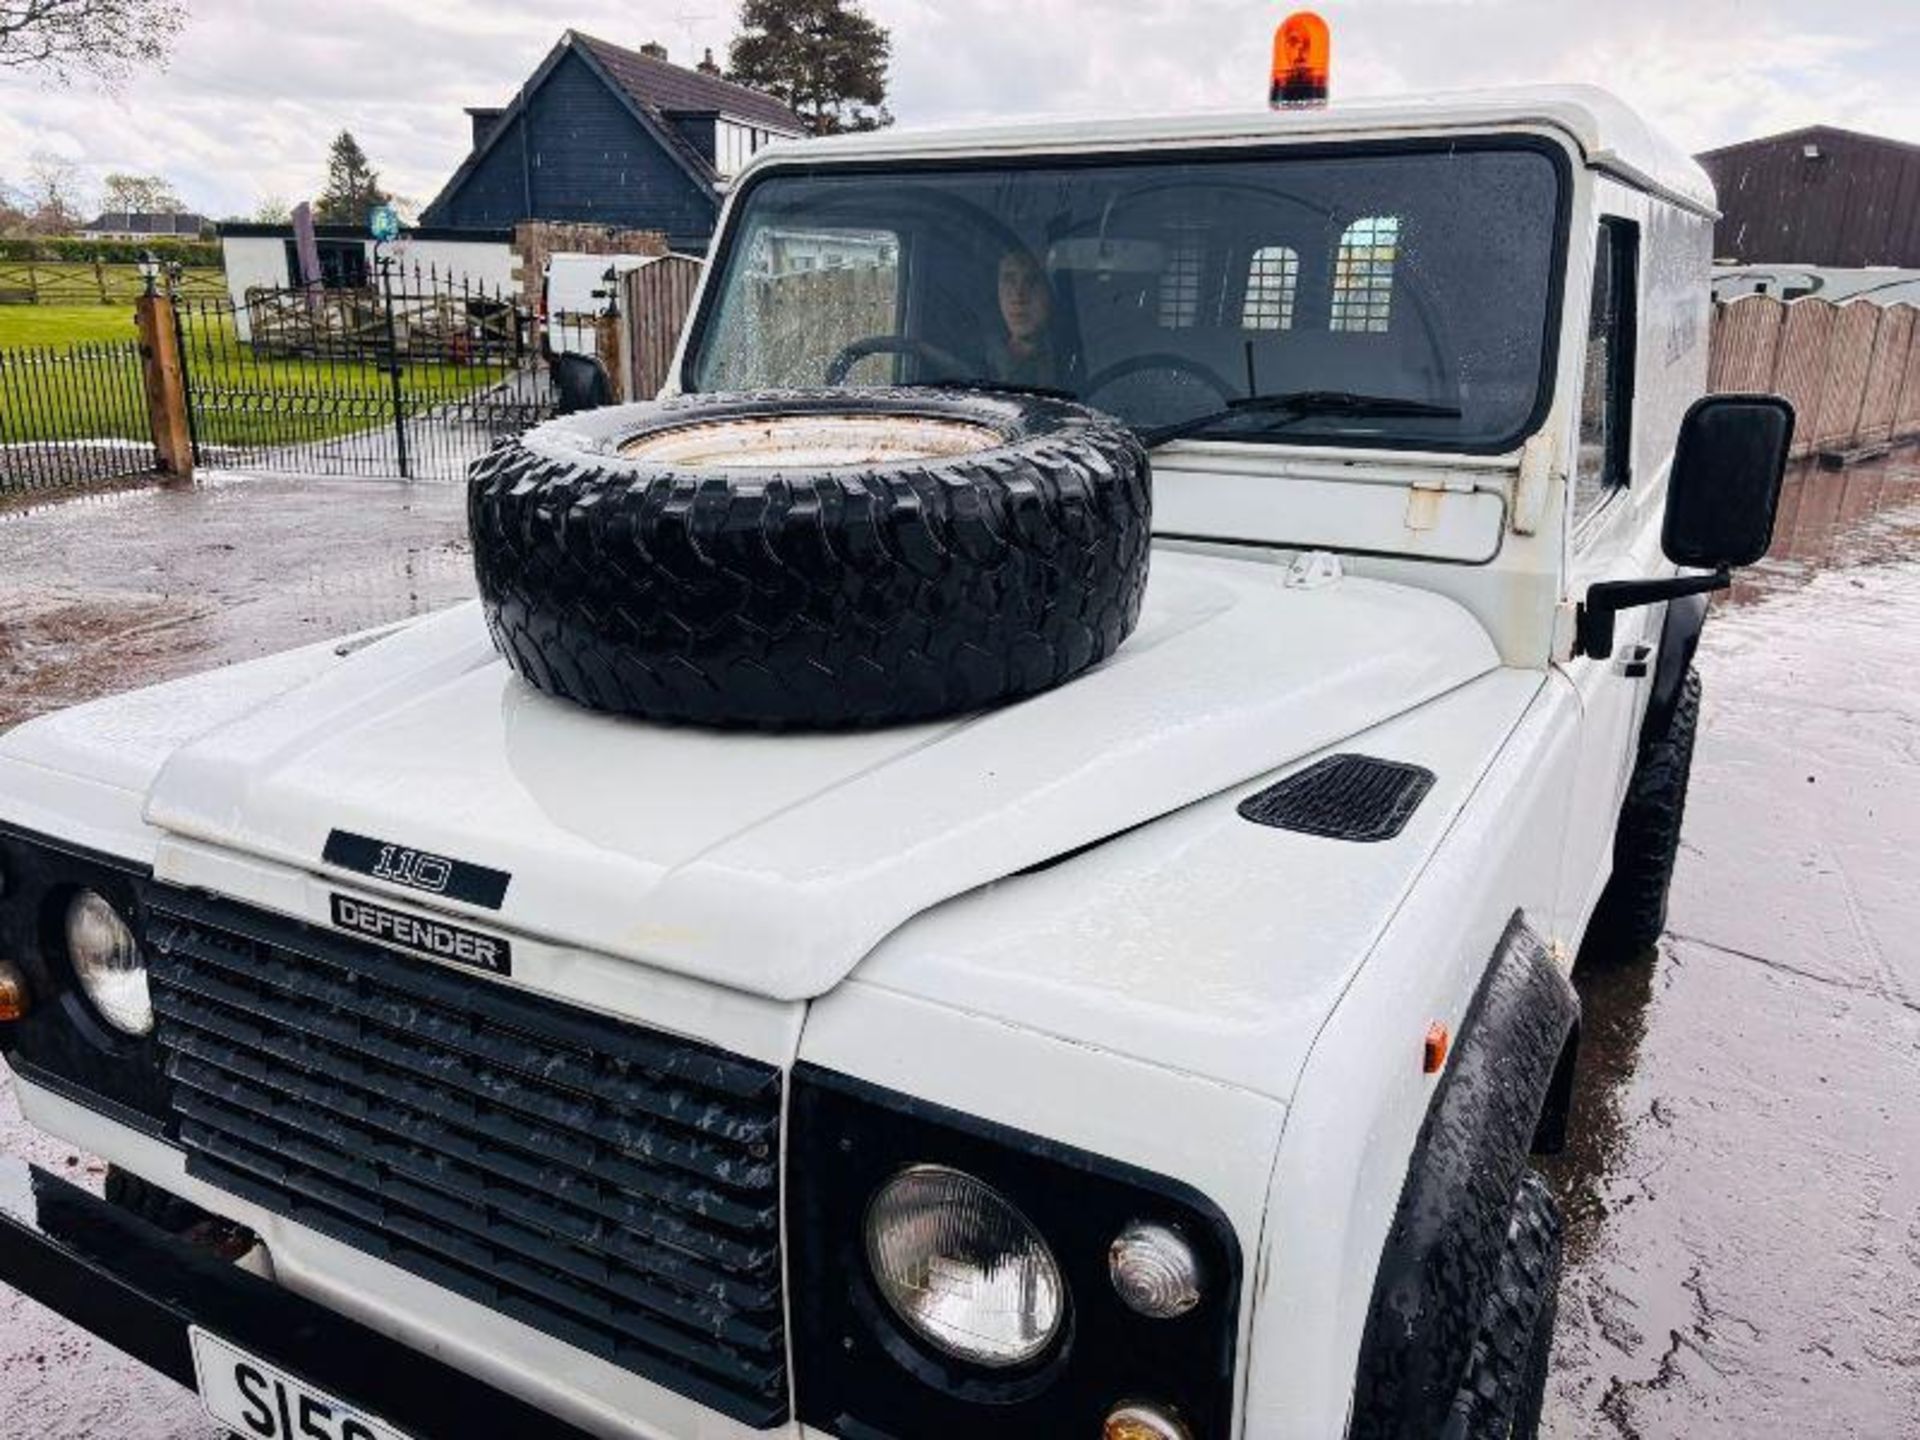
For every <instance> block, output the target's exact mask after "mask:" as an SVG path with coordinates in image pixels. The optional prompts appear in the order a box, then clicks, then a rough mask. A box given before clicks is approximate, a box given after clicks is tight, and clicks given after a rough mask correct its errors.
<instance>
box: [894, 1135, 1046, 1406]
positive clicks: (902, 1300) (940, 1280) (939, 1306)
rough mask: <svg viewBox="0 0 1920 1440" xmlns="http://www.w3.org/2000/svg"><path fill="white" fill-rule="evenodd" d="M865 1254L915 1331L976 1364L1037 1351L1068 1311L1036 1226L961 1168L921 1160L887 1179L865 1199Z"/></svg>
mask: <svg viewBox="0 0 1920 1440" xmlns="http://www.w3.org/2000/svg"><path fill="white" fill-rule="evenodd" d="M867 1263H868V1265H869V1266H870V1267H871V1268H872V1271H873V1278H874V1281H875V1283H876V1284H878V1285H879V1287H880V1293H881V1294H882V1295H883V1296H885V1297H886V1300H887V1303H888V1304H889V1305H891V1306H892V1307H893V1310H894V1313H895V1314H897V1315H899V1317H900V1318H901V1319H902V1320H904V1321H905V1322H906V1323H907V1325H908V1327H909V1328H910V1329H911V1330H912V1331H913V1332H914V1333H915V1334H916V1335H918V1336H920V1337H921V1338H922V1339H924V1340H926V1341H927V1342H928V1343H929V1344H931V1345H933V1346H935V1347H936V1348H937V1349H940V1350H943V1351H945V1352H946V1353H947V1354H949V1355H954V1356H958V1357H959V1358H960V1359H962V1360H968V1361H971V1362H972V1363H974V1364H976V1365H987V1366H992V1367H995V1368H999V1367H1003V1366H1008V1365H1020V1364H1024V1363H1026V1362H1027V1361H1030V1360H1034V1359H1037V1358H1038V1357H1039V1356H1040V1355H1041V1354H1042V1353H1043V1352H1044V1351H1045V1350H1046V1348H1047V1346H1048V1345H1050V1344H1051V1343H1052V1342H1053V1338H1054V1336H1055V1335H1057V1334H1059V1333H1060V1323H1061V1321H1062V1320H1063V1319H1064V1318H1065V1315H1066V1285H1065V1284H1064V1282H1063V1281H1062V1280H1061V1278H1060V1267H1059V1266H1058V1265H1056V1264H1055V1263H1054V1259H1053V1252H1052V1251H1050V1250H1048V1249H1047V1244H1046V1241H1044V1240H1042V1239H1041V1238H1040V1232H1039V1231H1037V1230H1035V1229H1034V1228H1033V1226H1032V1225H1031V1224H1029V1223H1028V1221H1027V1219H1026V1217H1025V1216H1023V1215H1022V1214H1021V1213H1020V1212H1019V1211H1018V1210H1016V1209H1014V1208H1013V1206H1012V1205H1010V1204H1008V1203H1007V1202H1006V1201H1005V1200H1004V1199H1002V1198H1001V1197H1000V1196H999V1195H998V1194H997V1193H996V1192H995V1191H993V1190H992V1189H991V1188H989V1187H988V1186H986V1185H984V1184H982V1183H981V1182H980V1181H978V1180H976V1179H974V1178H973V1177H972V1176H971V1175H964V1174H962V1173H961V1172H960V1171H958V1170H948V1169H946V1168H944V1167H942V1166H938V1165H916V1166H914V1167H913V1168H912V1169H910V1170H903V1171H902V1172H901V1173H900V1174H898V1175H896V1176H894V1178H893V1179H892V1180H890V1181H888V1182H887V1183H886V1184H885V1185H883V1186H881V1188H880V1190H879V1192H878V1193H877V1194H875V1196H874V1197H873V1203H872V1204H871V1205H869V1206H868V1207H867Z"/></svg>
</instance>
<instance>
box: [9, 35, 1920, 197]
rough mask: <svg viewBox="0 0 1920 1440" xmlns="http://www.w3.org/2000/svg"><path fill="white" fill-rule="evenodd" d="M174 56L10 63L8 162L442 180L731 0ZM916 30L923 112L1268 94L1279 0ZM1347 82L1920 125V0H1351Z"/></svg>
mask: <svg viewBox="0 0 1920 1440" xmlns="http://www.w3.org/2000/svg"><path fill="white" fill-rule="evenodd" d="M191 3H192V7H193V23H192V24H191V25H190V27H189V28H188V30H187V31H186V33H185V34H184V35H183V36H182V37H181V40H180V45H179V48H178V51H177V53H176V56H175V59H174V63H173V65H172V68H171V69H170V70H169V71H167V72H166V73H164V74H162V75H158V76H154V77H150V78H146V79H142V80H139V81H136V82H135V83H133V84H132V85H130V86H129V87H128V88H127V90H126V91H125V92H124V93H123V94H121V95H119V96H103V95H100V94H99V93H97V92H93V91H89V90H85V89H69V90H59V89H52V90H50V89H46V88H42V87H40V86H37V85H36V84H34V83H32V82H30V81H28V80H26V79H24V78H22V77H19V76H14V75H4V76H0V181H4V180H7V179H10V178H11V179H14V180H16V181H17V179H18V178H19V177H20V175H21V174H22V172H23V171H24V170H25V167H26V161H27V156H28V155H29V154H30V153H31V152H33V151H35V150H51V151H55V152H57V153H60V154H62V155H66V156H68V157H70V158H72V159H74V160H75V161H76V162H77V163H79V164H81V165H82V166H83V168H84V171H85V173H86V174H87V175H88V176H89V178H90V179H92V180H93V181H95V182H97V181H98V179H99V177H100V176H102V175H104V174H105V173H106V172H107V171H109V170H135V171H142V172H149V171H150V172H157V173H160V174H164V175H166V176H168V177H169V178H170V179H171V180H173V181H174V183H175V185H176V188H178V189H179V190H180V191H181V193H182V194H183V196H184V198H185V199H187V200H188V201H189V202H190V203H191V204H193V205H195V206H196V207H198V208H201V209H204V210H207V211H208V212H210V213H213V214H216V215H219V214H228V213H235V212H245V211H248V210H251V209H252V208H253V206H254V205H255V204H256V203H257V201H258V200H259V199H260V198H261V197H263V196H267V195H277V196H280V197H284V198H287V199H297V198H301V197H304V196H309V195H312V194H313V193H315V192H316V191H317V190H318V189H319V187H320V185H321V183H322V180H323V178H324V166H325V156H326V147H327V143H328V141H329V140H331V138H332V137H333V135H334V133H335V132H336V131H338V130H339V129H340V128H341V127H343V126H344V127H346V128H349V129H351V130H352V131H353V132H354V134H355V135H356V136H357V137H358V138H359V140H360V142H361V144H362V146H363V147H364V148H365V149H366V150H367V152H368V154H369V155H370V156H371V157H372V158H373V160H374V163H375V164H376V165H377V166H379V167H380V169H381V171H382V173H383V175H384V176H385V178H386V180H387V183H388V184H389V185H390V186H391V187H392V188H394V189H396V190H398V191H400V192H401V193H403V194H406V195H409V196H411V197H413V198H415V199H416V200H420V201H425V200H427V199H428V198H430V197H431V196H432V195H433V194H434V193H435V191H437V190H438V189H439V187H440V185H441V183H442V182H443V181H444V180H445V178H446V176H447V175H448V174H449V173H450V172H451V171H452V169H453V167H454V165H456V164H457V163H458V161H459V159H460V157H461V156H462V155H463V154H464V153H465V151H466V139H467V133H468V132H467V121H466V117H465V116H464V115H463V114H462V113H461V111H462V108H463V107H465V106H468V105H485V104H499V103H503V102H504V101H505V100H506V99H507V98H509V97H510V96H511V94H512V93H513V90H514V89H515V87H516V86H517V85H518V84H519V83H520V81H521V80H522V79H524V78H525V77H526V76H527V75H528V74H529V73H530V72H531V71H532V69H533V68H534V66H535V65H536V64H537V63H538V62H539V60H540V58H541V57H542V56H543V55H544V54H545V53H546V51H547V49H548V48H549V47H550V46H551V45H552V44H553V42H554V41H555V40H557V39H558V38H559V35H560V32H561V31H562V30H563V29H564V28H566V26H568V25H572V26H574V27H576V28H579V29H582V30H586V31H589V32H590V33H594V34H600V35H604V36H606V37H607V38H609V39H613V40H618V41H621V42H624V43H629V44H638V43H639V42H640V41H642V40H646V39H649V38H652V39H658V40H660V41H662V42H663V43H665V44H667V45H668V46H669V47H670V48H671V50H672V51H673V52H674V56H675V58H676V59H681V58H685V59H689V60H690V59H693V58H695V57H696V56H697V54H698V51H699V49H700V48H702V47H704V46H709V45H711V46H713V47H714V48H715V49H716V50H717V51H720V52H722V53H724V47H725V42H726V39H727V36H728V35H729V34H730V33H731V30H732V21H733V6H732V5H731V4H730V3H724V0H708V3H709V6H710V8H708V9H707V10H705V11H696V10H694V8H693V7H692V6H691V5H690V4H689V3H688V0H645V3H641V4H637V5H636V4H629V3H620V0H580V3H575V4H572V5H570V6H568V7H567V8H566V9H565V10H564V11H556V10H552V9H548V8H546V7H538V6H531V7H530V6H526V5H522V4H509V3H505V0H463V3H457V4H451V3H436V4H420V3H417V0H410V3H402V0H328V3H326V4H324V5H319V6H314V5H295V4H291V3H287V0H277V3H268V0H191ZM869 9H870V11H871V13H872V14H873V15H874V16H875V17H876V18H877V19H879V20H880V21H881V22H882V23H883V24H886V25H888V26H889V27H891V29H892V31H893V40H894V68H893V95H892V105H893V109H894V111H895V113H896V114H897V115H898V116H899V117H900V119H901V120H902V121H903V122H906V123H914V124H921V123H939V122H943V121H960V120H973V119H982V118H988V117H1012V116H1019V115H1032V114H1040V113H1049V112H1088V111H1116V110H1132V111H1159V110H1177V109H1183V108H1192V107H1196V106H1206V107H1220V106H1236V105H1249V106H1257V105H1259V104H1261V103H1262V102H1263V101H1264V98H1265V89H1266V80H1267V62H1268V55H1269V44H1270V38H1271V34H1272V28H1273V26H1274V24H1275V23H1276V22H1277V21H1278V19H1279V17H1280V15H1281V14H1282V13H1284V12H1283V8H1282V7H1278V6H1273V7H1269V6H1263V5H1254V4H1250V3H1246V0H1141V3H1125V0H1111V3H1106V4H1094V3H1090V0H974V3H968V4H962V3H958V0H869ZM1324 13H1325V14H1326V15H1327V16H1328V18H1329V20H1330V21H1331V22H1332V24H1333V27H1334V86H1335V92H1336V95H1339V94H1346V95H1370V94H1383V93H1389V92H1392V91H1395V90H1407V89H1456V88H1463V87H1474V86H1483V85H1495V84H1511V83H1522V82H1533V81H1542V80H1549V81H1556V80H1557V81H1566V80H1583V81H1591V82H1595V83H1599V84H1602V85H1606V86H1608V87H1609V88H1611V89H1613V90H1616V91H1618V92H1619V93H1620V94H1621V95H1623V96H1624V97H1625V98H1627V99H1628V100H1630V101H1632V102H1633V103H1635V104H1637V105H1639V106H1641V107H1642V108H1643V109H1644V110H1645V111H1646V112H1647V113H1648V115H1649V116H1650V117H1651V118H1652V119H1653V120H1654V121H1655V122H1656V123H1657V124H1660V125H1662V126H1664V127H1666V128H1667V129H1669V130H1670V131H1671V132H1672V133H1673V135H1674V137H1675V138H1676V139H1677V140H1679V141H1680V143H1682V144H1683V145H1686V146H1688V147H1690V148H1695V149H1699V148H1705V147H1707V146H1710V145H1714V144H1720V143H1724V142H1726V141H1729V140H1734V139H1739V138H1743V137H1745V136H1747V135H1753V134H1761V133H1765V132H1767V131H1769V130H1775V129H1783V128H1787V127H1789V126H1792V125H1797V124H1805V123H1811V122H1813V121H1826V122H1829V123H1835V124H1843V125H1849V126H1853V127H1855V128H1860V129H1866V130H1877V131H1881V132H1884V133H1888V134H1893V135H1898V136H1902V137H1904V138H1908V139H1916V140H1920V87H1916V86H1914V85H1913V84H1912V82H1911V80H1910V79H1909V78H1908V77H1907V75H1906V74H1905V73H1904V69H1903V63H1902V62H1903V57H1905V56H1908V55H1911V54H1913V53H1914V51H1915V42H1916V41H1920V6H1916V5H1914V4H1912V3H1911V0H1862V3H1858V4H1856V5H1854V6H1852V7H1850V8H1849V9H1848V10H1847V11H1846V13H1845V16H1844V23H1842V21H1841V20H1840V19H1839V18H1836V17H1837V12H1834V11H1831V10H1827V9H1823V8H1820V7H1813V6H1808V5H1806V4H1804V3H1803V0H1692V3H1686V4H1676V3H1674V0H1612V3H1609V4H1607V5H1596V4H1592V3H1590V0H1344V3H1329V4H1328V5H1326V6H1325V7H1324Z"/></svg>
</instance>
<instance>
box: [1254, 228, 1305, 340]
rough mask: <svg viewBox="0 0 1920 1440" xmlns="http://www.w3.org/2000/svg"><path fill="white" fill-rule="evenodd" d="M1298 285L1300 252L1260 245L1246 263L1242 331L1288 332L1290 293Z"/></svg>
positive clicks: (1291, 306) (1277, 246)
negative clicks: (1245, 289) (1245, 291)
mask: <svg viewBox="0 0 1920 1440" xmlns="http://www.w3.org/2000/svg"><path fill="white" fill-rule="evenodd" d="M1299 286H1300V252H1299V251H1297V250H1295V249H1294V248H1293V247H1292V246H1291V245H1262V246H1261V247H1260V248H1259V249H1258V250H1256V251H1254V252H1253V257H1252V259H1251V260H1249V261H1248V262H1247V293H1246V298H1245V299H1243V300H1242V301H1241V303H1240V328H1241V329H1243V330H1291V329H1292V328H1293V294H1294V291H1295V290H1297V289H1298V288H1299Z"/></svg>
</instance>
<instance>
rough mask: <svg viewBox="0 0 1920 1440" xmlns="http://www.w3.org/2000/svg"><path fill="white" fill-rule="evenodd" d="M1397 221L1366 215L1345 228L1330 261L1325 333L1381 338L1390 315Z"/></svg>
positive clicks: (1398, 218)
mask: <svg viewBox="0 0 1920 1440" xmlns="http://www.w3.org/2000/svg"><path fill="white" fill-rule="evenodd" d="M1399 253H1400V217H1399V216H1397V215H1365V216H1362V217H1361V218H1360V219H1358V220H1356V221H1354V222H1353V223H1352V224H1351V225H1349V226H1347V228H1346V230H1345V232H1344V233H1342V235H1341V236H1340V249H1339V251H1338V253H1337V254H1336V255H1335V256H1334V261H1333V305H1332V309H1331V311H1330V314H1329V317H1328V327H1327V328H1328V329H1331V330H1358V331H1363V332H1367V333H1371V334H1384V333H1385V332H1386V329H1387V322H1388V321H1389V320H1390V319H1391V318H1392V313H1393V267H1394V263H1395V261H1396V260H1397V259H1398V258H1399Z"/></svg>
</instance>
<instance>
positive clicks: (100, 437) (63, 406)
mask: <svg viewBox="0 0 1920 1440" xmlns="http://www.w3.org/2000/svg"><path fill="white" fill-rule="evenodd" d="M155 460H156V456H155V453H154V447H153V432H152V428H151V421H150V420H149V418H148V412H147V397H146V388H145V378H144V371H143V366H142V360H141V354H140V346H139V344H138V342H136V341H133V340H112V341H97V342H90V343H84V344H75V345H25V346H7V347H0V495H7V494H17V493H20V492H24V491H34V490H48V489H60V488H66V487H70V486H80V485H89V484H96V483H99V482H101V481H106V480H114V479H119V478H122V477H125V476H131V475H141V474H145V473H147V472H148V471H151V470H152V469H153V468H154V465H155Z"/></svg>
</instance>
